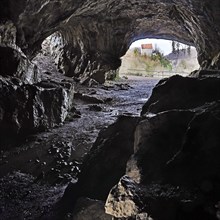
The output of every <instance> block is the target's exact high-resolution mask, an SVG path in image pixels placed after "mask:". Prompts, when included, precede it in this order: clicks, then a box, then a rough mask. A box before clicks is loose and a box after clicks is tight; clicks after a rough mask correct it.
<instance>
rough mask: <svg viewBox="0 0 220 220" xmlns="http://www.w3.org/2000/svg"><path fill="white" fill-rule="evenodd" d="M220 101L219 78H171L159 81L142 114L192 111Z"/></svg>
mask: <svg viewBox="0 0 220 220" xmlns="http://www.w3.org/2000/svg"><path fill="white" fill-rule="evenodd" d="M218 99H220V78H215V77H210V78H189V77H181V76H178V75H176V76H173V77H170V78H168V79H163V80H161V81H160V82H159V83H158V84H157V85H156V86H155V88H154V89H153V93H152V95H151V97H150V99H149V100H148V101H147V102H146V104H145V105H144V106H143V109H142V114H144V113H147V112H152V113H158V112H162V111H167V110H171V109H192V108H196V107H198V106H201V105H204V104H205V103H206V102H212V101H215V100H218Z"/></svg>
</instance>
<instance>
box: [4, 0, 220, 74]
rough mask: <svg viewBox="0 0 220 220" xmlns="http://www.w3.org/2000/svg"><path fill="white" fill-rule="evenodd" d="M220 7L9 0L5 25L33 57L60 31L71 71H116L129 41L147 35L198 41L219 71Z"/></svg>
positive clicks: (205, 61)
mask: <svg viewBox="0 0 220 220" xmlns="http://www.w3.org/2000/svg"><path fill="white" fill-rule="evenodd" d="M219 11H220V4H219V1H218V0H213V1H212V2H210V1H208V0H203V1H198V0H192V1H188V0H184V1H180V0H177V1H171V0H168V1H167V0H166V1H165V0H162V1H151V0H148V1H144V0H141V1H136V0H130V1H120V2H118V1H116V0H110V1H106V0H102V1H90V0H87V1H82V0H77V1H71V0H67V1H63V0H58V1H48V0H42V1H39V2H36V1H34V0H30V1H25V0H21V1H19V3H17V2H15V1H14V0H9V1H6V0H4V1H3V3H2V7H1V10H0V14H1V17H0V23H3V22H5V21H7V22H8V21H10V22H12V24H13V25H14V27H15V30H16V36H17V38H16V44H17V45H18V46H19V47H20V48H21V49H22V51H23V52H25V54H26V55H28V57H32V56H33V55H34V53H35V52H36V51H37V50H39V49H40V45H41V43H42V41H43V40H44V39H45V38H46V37H48V36H49V35H51V34H53V33H54V32H56V31H59V32H60V33H61V35H62V38H63V40H64V44H65V46H64V53H63V55H62V56H63V58H62V59H63V62H64V63H65V66H66V67H65V68H67V69H68V70H67V73H68V74H71V75H77V74H84V73H86V74H89V76H92V75H93V73H94V72H97V71H98V72H100V74H101V73H102V74H104V73H105V72H108V71H109V70H116V69H117V68H118V67H119V66H120V63H121V62H120V57H121V56H122V55H124V54H125V52H126V50H127V49H128V47H129V45H130V44H131V43H132V42H133V41H134V40H136V39H140V38H144V37H155V38H165V39H173V40H179V41H181V42H184V43H188V44H190V45H194V46H195V47H196V48H197V51H198V56H199V57H198V58H199V63H200V64H201V66H202V68H212V69H218V68H219V50H220V40H219V39H220V37H219V25H218V24H219V23H220V15H219V14H220V13H219ZM67 66H68V67H67Z"/></svg>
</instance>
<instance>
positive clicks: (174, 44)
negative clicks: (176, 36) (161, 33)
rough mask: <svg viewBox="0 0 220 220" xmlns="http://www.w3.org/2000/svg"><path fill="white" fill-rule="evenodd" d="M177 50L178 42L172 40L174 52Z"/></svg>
mask: <svg viewBox="0 0 220 220" xmlns="http://www.w3.org/2000/svg"><path fill="white" fill-rule="evenodd" d="M175 52H176V42H175V41H172V53H175Z"/></svg>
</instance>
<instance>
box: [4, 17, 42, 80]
mask: <svg viewBox="0 0 220 220" xmlns="http://www.w3.org/2000/svg"><path fill="white" fill-rule="evenodd" d="M0 75H1V76H14V77H17V78H20V79H21V80H23V81H24V82H25V83H30V84H32V83H36V82H38V81H39V80H40V79H39V76H38V75H39V73H38V69H37V66H36V65H34V64H33V63H31V61H30V60H29V59H28V58H27V57H26V56H25V54H24V53H23V52H22V51H21V49H20V48H19V47H18V46H17V45H16V27H15V26H14V25H13V23H12V22H10V21H7V22H4V23H1V22H0Z"/></svg>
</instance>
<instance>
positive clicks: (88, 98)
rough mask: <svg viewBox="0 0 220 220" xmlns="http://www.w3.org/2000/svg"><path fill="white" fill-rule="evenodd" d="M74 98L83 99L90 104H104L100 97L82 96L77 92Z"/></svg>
mask: <svg viewBox="0 0 220 220" xmlns="http://www.w3.org/2000/svg"><path fill="white" fill-rule="evenodd" d="M74 97H75V98H76V99H81V100H83V101H85V102H88V103H95V104H103V103H104V101H103V100H102V99H100V98H98V97H95V96H91V95H86V94H82V93H79V92H76V93H75V95H74Z"/></svg>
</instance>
